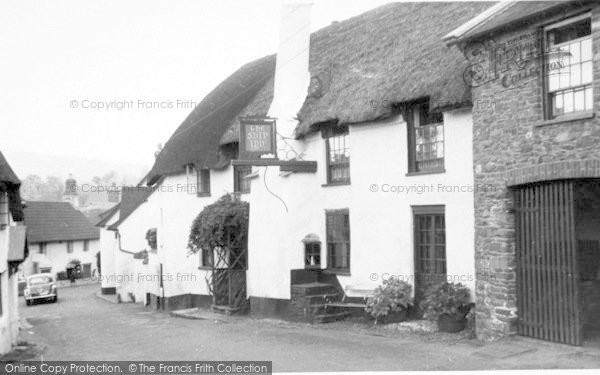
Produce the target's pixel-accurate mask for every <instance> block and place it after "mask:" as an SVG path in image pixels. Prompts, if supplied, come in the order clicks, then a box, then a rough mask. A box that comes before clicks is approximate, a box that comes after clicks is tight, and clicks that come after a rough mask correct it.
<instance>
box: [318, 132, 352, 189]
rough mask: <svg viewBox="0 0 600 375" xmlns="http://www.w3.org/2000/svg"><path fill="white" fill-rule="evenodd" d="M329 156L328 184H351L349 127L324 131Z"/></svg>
mask: <svg viewBox="0 0 600 375" xmlns="http://www.w3.org/2000/svg"><path fill="white" fill-rule="evenodd" d="M322 134H323V138H325V148H326V155H327V183H329V184H330V183H333V184H335V183H350V134H349V131H348V127H347V126H331V127H327V128H325V129H323V133H322Z"/></svg>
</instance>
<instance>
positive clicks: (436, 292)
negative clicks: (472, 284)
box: [420, 282, 471, 333]
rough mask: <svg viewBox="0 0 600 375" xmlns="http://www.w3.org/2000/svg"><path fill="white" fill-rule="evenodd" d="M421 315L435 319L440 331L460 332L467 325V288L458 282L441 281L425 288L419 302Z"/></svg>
mask: <svg viewBox="0 0 600 375" xmlns="http://www.w3.org/2000/svg"><path fill="white" fill-rule="evenodd" d="M420 307H421V310H422V311H423V317H424V318H425V319H428V320H432V321H436V320H437V323H438V329H439V330H440V331H442V332H452V333H454V332H460V331H462V330H463V329H465V327H466V325H467V318H466V315H467V314H468V313H469V310H470V307H471V305H470V304H469V289H468V288H467V287H466V286H464V285H463V284H460V283H449V282H443V283H441V284H437V285H434V286H432V287H430V288H429V289H427V291H426V292H425V298H424V299H423V301H422V302H421V303H420Z"/></svg>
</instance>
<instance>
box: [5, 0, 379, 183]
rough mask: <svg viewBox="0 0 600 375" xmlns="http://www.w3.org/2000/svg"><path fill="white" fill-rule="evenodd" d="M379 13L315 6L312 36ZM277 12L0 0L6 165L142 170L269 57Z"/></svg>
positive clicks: (251, 7)
mask: <svg viewBox="0 0 600 375" xmlns="http://www.w3.org/2000/svg"><path fill="white" fill-rule="evenodd" d="M387 2H389V1H379V0H370V1H362V0H361V1H357V0H351V1H340V0H338V1H334V0H315V1H313V9H312V19H311V30H312V31H315V30H318V29H320V28H322V27H324V26H327V25H329V24H331V22H333V21H341V20H344V19H347V18H349V17H352V16H355V15H358V14H360V13H363V12H365V11H367V10H370V9H373V8H375V7H377V6H380V5H382V4H385V3H387ZM280 8H281V2H280V1H276V0H252V1H248V0H245V1H242V0H240V1H227V0H226V1H223V0H221V1H213V0H210V1H209V0H194V1H188V0H170V1H164V0H161V1H157V0H144V1H103V0H97V1H82V0H77V1H41V0H40V1H12V0H3V1H2V2H1V4H0V150H1V151H2V152H3V153H4V154H5V155H6V156H7V158H8V160H9V162H10V163H11V164H12V163H13V162H15V163H21V165H24V164H23V162H25V161H26V160H17V161H14V160H11V156H12V155H14V157H15V158H19V157H20V158H26V157H27V156H23V155H27V153H35V154H36V155H38V156H41V157H43V156H45V155H48V156H61V157H62V156H66V157H69V158H82V159H83V158H85V159H97V160H104V161H107V162H112V163H114V162H117V163H127V164H135V165H141V166H145V167H150V166H151V165H152V163H153V160H154V151H155V150H156V149H157V145H158V143H164V142H166V141H167V139H168V138H169V136H170V135H171V134H172V133H173V132H174V130H175V129H176V128H177V126H179V124H180V123H181V122H182V121H183V119H184V118H185V117H186V116H187V114H188V113H189V112H190V111H191V110H192V109H193V106H194V105H195V104H196V103H198V102H199V101H200V100H201V99H202V98H203V97H204V96H205V95H206V94H207V93H209V92H210V91H211V90H212V89H213V88H214V87H215V86H216V85H217V84H219V83H220V82H221V81H222V80H224V79H225V78H226V77H227V76H229V75H230V74H231V73H232V72H234V71H235V70H236V69H238V68H239V67H241V66H242V65H243V64H245V63H246V62H249V61H252V60H254V59H257V58H260V57H262V56H265V55H267V54H271V53H274V52H276V47H277V43H278V36H277V34H278V27H279V11H280ZM32 168H35V167H32ZM30 169H31V168H30ZM103 172H104V171H99V172H98V173H103ZM17 173H18V171H17ZM28 173H30V171H28ZM38 173H39V174H40V175H44V174H43V171H40V172H38Z"/></svg>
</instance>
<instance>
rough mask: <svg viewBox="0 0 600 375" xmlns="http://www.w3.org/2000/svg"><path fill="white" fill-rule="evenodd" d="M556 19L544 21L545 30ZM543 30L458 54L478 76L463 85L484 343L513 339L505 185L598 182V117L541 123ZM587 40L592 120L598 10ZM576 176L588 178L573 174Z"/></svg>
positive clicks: (510, 34)
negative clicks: (467, 89)
mask: <svg viewBox="0 0 600 375" xmlns="http://www.w3.org/2000/svg"><path fill="white" fill-rule="evenodd" d="M554 16H556V15H547V17H546V18H545V20H544V22H546V21H547V20H549V19H551V18H552V17H554ZM542 25H543V23H538V24H529V25H523V26H521V27H512V28H511V29H510V30H509V31H505V32H503V33H500V34H496V35H493V37H492V36H489V37H486V38H482V39H480V40H479V41H477V42H471V43H468V44H467V45H463V46H461V48H463V52H464V53H465V56H466V57H467V59H468V61H469V63H468V64H467V65H469V64H471V68H470V69H471V71H472V72H474V73H477V74H476V75H474V77H476V80H474V81H469V80H466V82H465V84H469V85H471V86H473V89H472V95H473V121H474V129H473V154H474V172H475V186H484V187H485V188H482V189H477V190H476V191H475V267H476V270H477V274H478V275H491V276H489V277H478V280H477V282H476V304H477V311H476V324H477V326H476V329H477V335H478V337H479V338H481V339H484V340H490V339H495V338H498V337H501V336H504V335H507V334H512V333H514V332H515V331H516V323H517V314H518V312H517V305H516V302H517V298H516V259H515V220H514V213H513V200H512V195H511V191H510V188H509V187H508V185H509V184H518V183H524V182H532V181H539V180H543V179H546V180H550V179H555V178H565V177H576V176H577V175H585V176H586V177H598V176H600V173H598V172H600V169H599V168H596V166H600V162H599V160H600V146H599V145H600V119H599V118H598V117H597V116H596V117H590V116H587V118H580V119H576V120H573V121H568V122H556V121H544V98H543V92H544V91H543V87H544V86H543V85H544V73H543V70H542V69H541V68H542V65H543V55H542V54H541V53H540V50H539V49H540V46H541V44H540V38H541V36H542V29H541V26H542ZM592 37H593V53H594V112H595V113H598V109H599V105H600V87H599V86H598V82H599V81H600V9H598V8H597V7H596V8H595V9H594V10H593V14H592ZM536 46H537V47H536ZM511 50H513V52H510V51H511ZM490 51H496V52H497V53H500V57H499V58H498V59H497V60H496V62H497V64H492V63H491V60H490V56H491V55H493V54H492V53H490ZM478 52H483V53H478ZM513 53H514V55H513ZM497 56H498V55H497ZM507 56H508V58H505V57H507ZM512 56H517V57H518V56H524V57H525V59H511V57H512ZM527 58H529V59H528V61H526V60H527ZM512 60H516V61H517V62H518V64H517V63H515V62H514V61H512ZM586 165H587V167H586ZM579 169H581V170H582V171H583V170H585V172H581V173H578V172H577V173H575V172H573V170H579Z"/></svg>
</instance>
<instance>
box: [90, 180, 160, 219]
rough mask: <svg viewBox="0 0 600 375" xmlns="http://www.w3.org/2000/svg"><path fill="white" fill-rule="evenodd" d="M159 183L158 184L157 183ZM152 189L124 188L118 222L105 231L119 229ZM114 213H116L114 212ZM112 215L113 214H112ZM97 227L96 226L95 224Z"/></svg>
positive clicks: (148, 187) (140, 187)
mask: <svg viewBox="0 0 600 375" xmlns="http://www.w3.org/2000/svg"><path fill="white" fill-rule="evenodd" d="M159 183H160V182H159ZM153 192H154V189H153V188H152V187H150V186H134V187H126V188H123V190H122V191H121V202H119V204H118V212H119V220H117V221H115V222H114V223H113V224H111V225H109V226H108V228H107V229H109V230H115V229H118V228H119V225H121V224H122V223H123V222H124V221H125V220H127V218H128V217H129V216H130V215H131V214H132V213H133V212H134V211H135V210H136V209H137V208H138V207H139V206H140V205H141V204H142V203H144V202H146V200H147V199H148V197H150V195H152V193H153ZM115 212H116V211H115ZM113 214H114V212H113ZM108 216H109V217H108V219H110V217H112V214H110V215H108ZM108 219H107V221H108ZM96 225H98V224H96Z"/></svg>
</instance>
